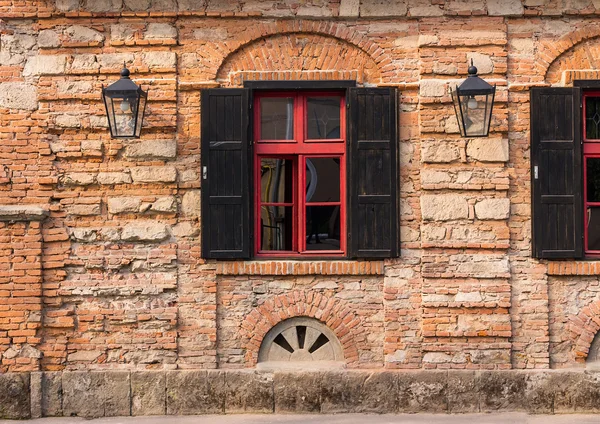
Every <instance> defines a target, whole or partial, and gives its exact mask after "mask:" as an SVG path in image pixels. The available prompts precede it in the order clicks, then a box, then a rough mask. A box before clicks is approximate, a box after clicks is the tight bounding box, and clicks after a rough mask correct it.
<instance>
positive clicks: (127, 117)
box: [102, 64, 148, 138]
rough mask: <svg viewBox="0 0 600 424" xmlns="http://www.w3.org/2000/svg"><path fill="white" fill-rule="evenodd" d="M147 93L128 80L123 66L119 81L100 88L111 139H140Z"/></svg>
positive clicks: (127, 73) (126, 71) (126, 70)
mask: <svg viewBox="0 0 600 424" xmlns="http://www.w3.org/2000/svg"><path fill="white" fill-rule="evenodd" d="M147 98H148V92H147V91H144V90H142V88H141V87H140V86H138V85H137V84H136V83H134V82H133V81H131V79H130V78H129V69H127V67H126V66H125V64H123V69H122V70H121V79H120V80H119V81H117V82H115V83H113V84H111V85H109V86H108V87H106V88H104V86H102V99H103V100H104V106H106V116H107V117H108V127H109V128H110V136H111V137H112V138H140V135H141V133H142V123H143V121H144V112H145V111H146V100H147Z"/></svg>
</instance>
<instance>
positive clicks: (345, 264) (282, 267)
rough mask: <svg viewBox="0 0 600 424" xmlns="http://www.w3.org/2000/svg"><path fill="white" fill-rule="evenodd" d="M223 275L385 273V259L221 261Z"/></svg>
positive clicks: (219, 263) (218, 270) (218, 271)
mask: <svg viewBox="0 0 600 424" xmlns="http://www.w3.org/2000/svg"><path fill="white" fill-rule="evenodd" d="M216 272H217V274H221V275H312V274H319V275H383V261H344V260H340V261H335V260H332V261H293V260H292V261H286V260H274V261H273V260H268V261H220V262H217V271H216Z"/></svg>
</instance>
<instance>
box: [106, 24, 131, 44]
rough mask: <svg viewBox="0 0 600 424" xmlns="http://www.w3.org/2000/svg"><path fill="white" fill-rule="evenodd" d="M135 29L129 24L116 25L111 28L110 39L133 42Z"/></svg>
mask: <svg viewBox="0 0 600 424" xmlns="http://www.w3.org/2000/svg"><path fill="white" fill-rule="evenodd" d="M134 34H135V29H133V28H132V27H131V25H127V24H115V25H111V26H110V38H111V40H112V41H131V40H133V38H134Z"/></svg>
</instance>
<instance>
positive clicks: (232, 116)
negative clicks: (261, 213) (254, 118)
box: [201, 88, 252, 259]
mask: <svg viewBox="0 0 600 424" xmlns="http://www.w3.org/2000/svg"><path fill="white" fill-rule="evenodd" d="M249 101H250V95H249V90H248V89H220V88H215V89H209V90H204V91H203V92H202V110H201V113H202V177H201V178H202V255H203V257H205V258H222V259H230V258H249V257H250V250H251V249H250V244H251V243H250V240H251V229H252V226H251V220H250V201H251V193H250V187H251V185H250V180H251V173H250V166H249V162H250V159H251V158H252V154H251V145H250V142H249V136H248V134H249V128H248V124H249V113H250V110H249Z"/></svg>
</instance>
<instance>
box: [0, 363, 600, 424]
mask: <svg viewBox="0 0 600 424" xmlns="http://www.w3.org/2000/svg"><path fill="white" fill-rule="evenodd" d="M0 388H1V389H2V390H0V418H12V419H18V418H30V417H33V418H35V417H42V416H44V417H50V416H53V417H60V416H65V417H68V416H80V417H88V418H95V417H112V416H129V415H134V416H135V415H195V414H224V413H225V414H239V413H258V414H269V413H296V414H305V413H379V414H381V413H418V412H427V413H478V412H498V411H524V412H528V413H532V414H565V413H598V412H599V411H600V407H599V402H598V401H599V400H600V378H599V376H598V374H593V373H585V372H573V371H571V372H568V371H529V372H527V371H454V370H450V371H404V372H394V371H380V372H374V371H343V372H333V371H322V372H306V371H295V372H287V371H279V372H274V373H263V372H256V371H251V370H250V371H233V370H227V371H135V372H129V371H99V372H34V373H31V374H29V373H15V374H13V373H8V374H2V375H0Z"/></svg>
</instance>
